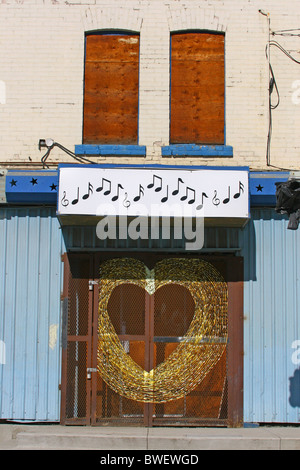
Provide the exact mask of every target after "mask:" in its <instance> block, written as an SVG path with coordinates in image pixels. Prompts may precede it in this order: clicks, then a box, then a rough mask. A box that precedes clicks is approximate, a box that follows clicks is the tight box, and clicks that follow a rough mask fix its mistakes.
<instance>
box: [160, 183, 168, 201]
mask: <svg viewBox="0 0 300 470" xmlns="http://www.w3.org/2000/svg"><path fill="white" fill-rule="evenodd" d="M168 198H169V186H167V194H166V195H165V196H164V197H163V198H162V199H161V202H166V201H167V200H168Z"/></svg>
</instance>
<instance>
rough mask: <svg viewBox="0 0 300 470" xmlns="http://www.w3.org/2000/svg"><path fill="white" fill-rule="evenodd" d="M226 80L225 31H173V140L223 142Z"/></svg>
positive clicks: (180, 141)
mask: <svg viewBox="0 0 300 470" xmlns="http://www.w3.org/2000/svg"><path fill="white" fill-rule="evenodd" d="M224 80H225V78H224V34H217V33H216V34H215V33H207V32H205V33H202V32H199V33H197V32H196V33H194V32H193V33H179V34H173V35H172V38H171V126H170V142H171V143H172V144H181V143H197V144H198V143H201V144H224Z"/></svg>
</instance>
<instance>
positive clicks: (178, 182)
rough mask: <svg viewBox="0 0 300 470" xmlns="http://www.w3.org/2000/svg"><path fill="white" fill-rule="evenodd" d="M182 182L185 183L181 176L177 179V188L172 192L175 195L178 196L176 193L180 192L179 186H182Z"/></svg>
mask: <svg viewBox="0 0 300 470" xmlns="http://www.w3.org/2000/svg"><path fill="white" fill-rule="evenodd" d="M180 183H183V181H182V179H181V178H178V181H177V189H175V190H174V191H173V192H172V194H173V196H176V194H178V193H179V186H180Z"/></svg>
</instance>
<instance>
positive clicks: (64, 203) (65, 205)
mask: <svg viewBox="0 0 300 470" xmlns="http://www.w3.org/2000/svg"><path fill="white" fill-rule="evenodd" d="M66 195H67V193H66V191H64V192H63V197H62V200H61V205H62V206H64V207H67V206H68V205H69V200H68V199H67V198H66Z"/></svg>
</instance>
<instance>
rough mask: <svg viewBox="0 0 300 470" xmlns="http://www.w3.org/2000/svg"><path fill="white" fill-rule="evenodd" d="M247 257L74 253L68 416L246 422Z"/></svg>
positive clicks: (64, 400)
mask: <svg viewBox="0 0 300 470" xmlns="http://www.w3.org/2000/svg"><path fill="white" fill-rule="evenodd" d="M242 267H243V263H242V258H239V257H234V256H229V255H225V256H207V257H205V256H193V257H192V256H183V255H168V254H147V253H135V254H130V253H93V254H89V253H87V254H75V253H74V254H66V255H65V257H64V270H65V275H64V292H63V341H62V346H63V360H62V384H61V423H62V424H84V425H108V424H109V425H123V426H124V425H125V426H127V425H128V426H129V425H141V426H172V425H176V426H209V425H211V426H239V425H241V424H242V361H243V357H242V347H243V341H242V330H243V324H242V318H243V302H242V292H243V280H242V279H243V269H242Z"/></svg>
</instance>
